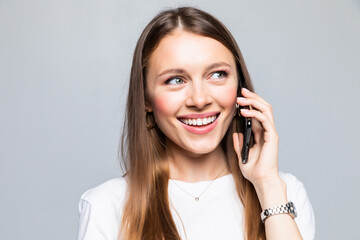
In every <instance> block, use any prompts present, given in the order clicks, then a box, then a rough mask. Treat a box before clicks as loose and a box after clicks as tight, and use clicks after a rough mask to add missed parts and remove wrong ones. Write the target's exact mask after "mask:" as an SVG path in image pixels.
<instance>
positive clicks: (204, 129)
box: [178, 112, 220, 135]
mask: <svg viewBox="0 0 360 240" xmlns="http://www.w3.org/2000/svg"><path fill="white" fill-rule="evenodd" d="M214 113H215V114H214ZM216 113H217V112H212V113H211V114H209V113H204V114H189V115H182V116H181V117H178V118H205V117H210V116H214V115H218V116H217V118H216V119H215V121H214V122H212V123H210V124H208V125H205V126H190V125H187V124H185V123H183V122H181V121H180V120H179V119H178V120H179V122H180V123H181V125H182V126H183V127H184V128H185V129H186V130H187V131H189V132H190V133H193V134H199V135H203V134H207V133H209V132H211V131H212V130H213V129H214V128H215V127H216V125H217V123H218V119H219V116H220V113H219V112H218V113H217V114H216ZM183 116H186V117H183ZM199 116H201V117H199Z"/></svg>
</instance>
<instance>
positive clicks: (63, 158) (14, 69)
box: [0, 0, 360, 240]
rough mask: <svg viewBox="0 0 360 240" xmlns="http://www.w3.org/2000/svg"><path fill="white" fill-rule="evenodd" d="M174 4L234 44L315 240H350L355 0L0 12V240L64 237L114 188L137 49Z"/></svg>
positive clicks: (3, 2)
mask: <svg viewBox="0 0 360 240" xmlns="http://www.w3.org/2000/svg"><path fill="white" fill-rule="evenodd" d="M185 5H190V6H194V7H199V8H200V9H203V10H205V11H208V12H209V13H211V14H213V15H214V16H215V17H217V18H218V19H220V20H221V21H222V22H223V23H224V24H225V25H226V26H227V27H228V28H229V29H230V31H231V32H232V33H233V35H234V36H235V38H236V40H237V42H238V44H239V46H240V49H241V50H242V52H243V55H244V58H245V61H246V63H247V66H248V68H249V71H250V74H251V77H252V80H253V83H254V86H255V91H256V92H257V93H258V94H259V95H260V96H261V97H263V98H264V99H265V100H266V101H268V102H269V103H270V104H271V105H272V106H273V109H274V114H275V124H276V128H277V130H278V133H279V136H280V154H279V162H280V163H279V164H280V170H281V171H283V172H290V173H292V174H294V175H295V176H297V178H298V179H299V180H300V181H302V182H303V183H304V184H305V187H306V189H307V191H308V195H309V198H310V200H311V202H312V205H313V208H314V211H315V218H316V232H317V233H316V239H326V240H332V239H347V240H349V239H360V233H359V231H358V229H359V228H358V226H359V220H358V204H359V202H360V194H359V183H360V177H359V167H360V163H359V160H360V158H359V154H358V151H359V148H360V145H359V134H360V130H359V121H360V117H359V107H358V104H359V102H360V97H359V94H358V92H359V90H360V84H359V80H360V79H359V73H360V67H359V65H360V44H359V43H360V2H359V1H356V0H342V1H339V0H317V1H314V0H304V1H292V0H286V1H285V0H284V1H280V0H238V1H235V0H234V1H230V0H222V1H214V0H211V1H210V0H202V1H159V0H157V1H155V0H154V1H145V0H144V1H139V0H132V1H129V0H127V1H125V0H122V1H119V0H118V1H115V0H101V1H100V0H88V1H85V0H61V1H60V0H58V1H55V0H33V1H26V0H0V164H1V165H0V239H2V240H9V239H37V240H38V239H53V240H58V239H59V240H60V239H75V238H76V234H77V227H78V201H79V198H80V196H81V194H82V193H83V192H84V191H86V190H87V189H89V188H92V187H94V186H96V185H98V184H100V183H102V182H104V181H106V180H108V179H111V178H114V177H119V176H121V171H120V168H119V164H118V158H117V155H118V154H117V152H118V142H119V138H120V133H121V127H122V122H123V114H124V105H125V100H126V95H127V86H128V79H129V71H130V67H131V60H132V54H133V51H134V47H135V44H136V41H137V39H138V37H139V36H140V33H141V31H142V30H143V29H144V27H145V26H146V24H147V23H148V22H149V21H150V19H151V18H152V17H154V16H155V14H157V13H158V12H159V11H161V10H164V9H166V8H169V7H176V6H185Z"/></svg>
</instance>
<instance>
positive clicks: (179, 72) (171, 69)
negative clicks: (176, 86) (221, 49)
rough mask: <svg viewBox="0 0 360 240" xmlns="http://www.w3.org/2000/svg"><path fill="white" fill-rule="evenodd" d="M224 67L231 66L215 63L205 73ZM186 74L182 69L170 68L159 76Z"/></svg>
mask: <svg viewBox="0 0 360 240" xmlns="http://www.w3.org/2000/svg"><path fill="white" fill-rule="evenodd" d="M222 66H227V67H231V66H230V64H228V63H226V62H217V63H213V64H211V65H209V66H207V67H206V69H205V71H209V70H210V69H213V68H217V67H222ZM185 72H186V71H185V70H183V69H181V68H170V69H166V70H164V71H163V72H161V73H160V74H159V75H158V77H161V76H162V75H165V74H168V73H175V74H183V73H185Z"/></svg>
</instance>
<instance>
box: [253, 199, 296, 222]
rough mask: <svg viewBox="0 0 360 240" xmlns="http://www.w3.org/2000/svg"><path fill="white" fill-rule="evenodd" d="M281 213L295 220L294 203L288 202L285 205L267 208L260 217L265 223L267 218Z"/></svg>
mask: <svg viewBox="0 0 360 240" xmlns="http://www.w3.org/2000/svg"><path fill="white" fill-rule="evenodd" d="M282 213H287V214H289V215H290V216H291V217H292V218H296V216H297V213H296V208H295V205H294V203H293V202H291V201H290V202H288V203H287V204H285V205H280V206H276V207H271V208H267V209H265V210H264V211H262V212H261V214H260V216H261V220H262V221H263V222H265V219H267V218H268V217H270V216H272V215H277V214H282Z"/></svg>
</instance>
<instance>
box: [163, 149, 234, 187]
mask: <svg viewBox="0 0 360 240" xmlns="http://www.w3.org/2000/svg"><path fill="white" fill-rule="evenodd" d="M167 158H168V162H169V170H170V179H175V180H181V181H184V182H198V181H208V180H214V179H215V178H219V177H222V176H224V175H227V174H229V171H228V168H227V165H226V160H225V159H226V157H225V154H224V152H223V151H222V149H221V147H220V145H219V146H218V147H217V148H216V149H215V150H214V151H212V152H210V153H205V154H196V153H192V152H188V151H186V150H184V149H179V148H178V147H174V146H172V144H171V143H170V144H167Z"/></svg>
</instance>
